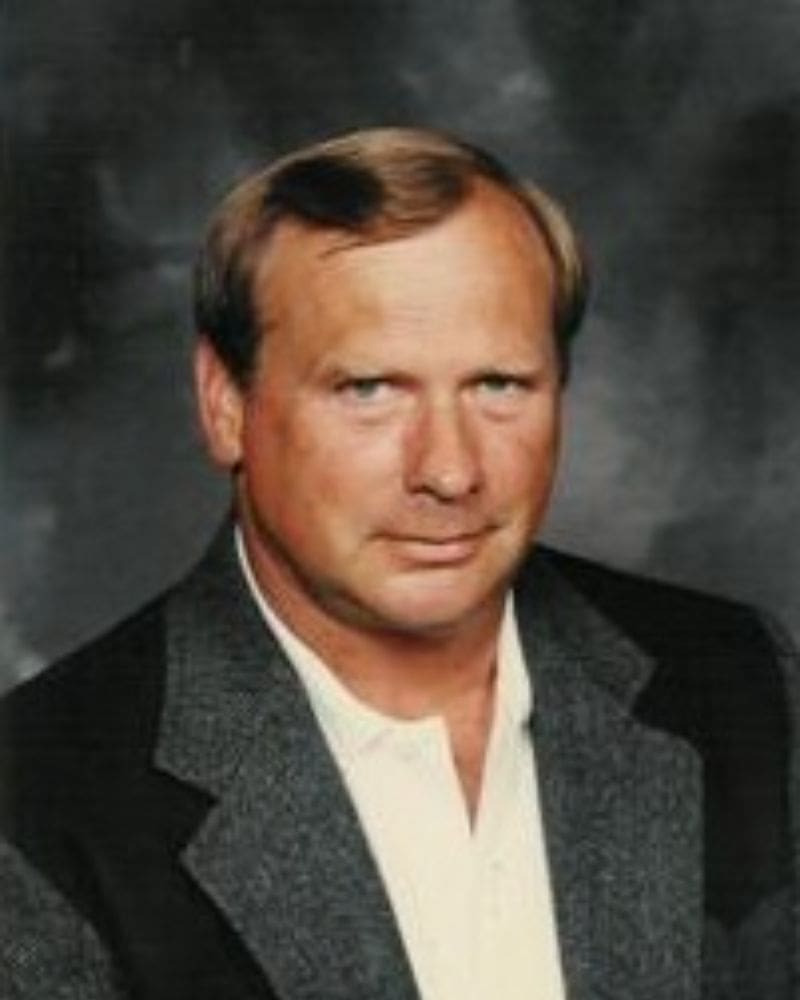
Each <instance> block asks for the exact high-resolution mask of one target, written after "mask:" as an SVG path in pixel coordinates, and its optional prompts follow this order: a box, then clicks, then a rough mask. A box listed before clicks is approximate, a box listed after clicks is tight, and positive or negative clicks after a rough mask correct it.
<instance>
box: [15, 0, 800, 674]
mask: <svg viewBox="0 0 800 1000" xmlns="http://www.w3.org/2000/svg"><path fill="white" fill-rule="evenodd" d="M0 71H1V72H2V87H1V88H0V115H2V122H3V132H2V139H3V147H2V154H3V155H2V158H1V160H0V170H2V177H0V182H1V183H0V191H2V196H1V197H2V235H1V236H0V263H2V271H1V273H2V286H1V288H0V291H1V294H2V303H3V310H2V328H0V363H1V365H2V367H1V369H0V370H1V372H2V374H1V375H0V420H1V423H0V449H2V454H1V455H0V474H1V475H2V478H1V479H0V684H5V683H9V682H10V681H11V679H12V678H15V677H17V676H21V675H23V674H25V673H28V672H31V671H33V670H35V669H37V667H38V666H40V665H41V664H42V663H43V662H44V661H45V660H47V659H49V658H50V657H51V656H52V655H54V654H55V653H57V652H59V651H62V650H64V649H66V648H68V647H70V646H71V645H73V644H74V643H76V642H77V641H79V640H81V639H82V638H85V637H86V636H87V635H88V634H90V633H91V632H93V631H95V630H96V629H98V628H100V627H102V626H103V625H105V624H106V623H108V622H109V621H110V620H111V619H112V618H114V617H115V616H117V615H118V614H120V613H121V612H123V611H124V610H125V609H126V608H128V607H129V606H131V605H132V604H133V603H135V602H137V601H139V600H140V599H142V598H143V597H144V596H145V595H147V594H148V593H150V592H151V590H152V589H153V588H155V587H157V586H158V585H159V584H160V583H161V582H162V581H163V579H164V578H165V577H170V576H172V575H174V574H175V573H177V572H178V571H179V570H180V569H182V568H183V567H184V566H185V565H186V564H187V563H188V561H189V560H190V559H191V558H193V556H194V555H195V554H196V553H197V551H198V550H199V548H200V546H201V545H202V544H203V540H204V539H205V537H206V535H207V534H208V532H209V530H210V529H211V527H212V525H213V524H214V522H215V521H216V519H217V518H218V517H219V514H220V511H221V510H222V509H223V507H224V503H225V486H224V483H222V482H220V481H219V480H218V479H217V478H216V477H215V476H214V474H213V473H211V472H210V471H209V470H208V469H207V467H206V465H205V462H204V459H203V456H202V453H201V450H200V447H199V444H198V440H197V436H196V433H195V431H194V429H193V422H192V407H191V398H190V391H189V385H188V380H187V376H186V370H187V369H186V357H187V351H188V347H189V344H190V329H189V321H188V308H187V298H188V295H187V271H188V261H189V259H190V256H191V252H192V248H193V245H194V244H195V241H196V239H197V237H198V232H199V230H200V227H201V225H202V220H203V219H204V217H205V215H206V214H207V212H208V210H209V208H210V206H211V205H212V204H213V203H214V202H215V200H216V199H217V198H218V196H219V195H220V193H221V192H222V191H223V189H224V188H226V187H227V186H228V184H229V183H230V182H231V181H232V180H233V179H234V178H235V177H238V176H239V175H240V174H241V173H242V172H244V171H246V170H247V169H248V168H249V167H251V166H253V165H255V164H257V163H260V162H261V161H262V160H264V159H265V158H269V157H270V156H272V155H273V154H275V153H278V152H280V151H283V150H284V149H286V148H287V147H289V146H291V145H293V144H295V143H297V142H301V141H304V140H307V139H310V138H313V137H318V136H320V135H322V134H327V133H330V132H332V131H338V130H341V129H344V128H349V127H352V126H355V125H366V124H374V123H424V124H433V125H437V126H445V127H447V128H448V129H451V130H455V131H457V132H460V133H462V134H464V135H466V136H467V137H469V138H471V139H473V140H476V141H478V142H481V143H485V144H488V145H489V146H490V147H491V148H493V149H494V150H496V151H497V152H498V153H500V154H501V156H504V157H506V158H507V159H508V160H509V161H510V162H511V163H512V164H513V165H514V166H516V167H517V168H518V169H519V170H521V171H522V172H524V173H528V174H530V175H532V176H533V177H535V178H538V179H539V180H540V181H541V182H542V183H543V184H544V185H545V186H549V187H551V188H552V189H553V190H554V191H555V192H556V193H558V194H559V195H560V196H561V197H562V198H563V200H564V201H565V202H566V203H567V205H568V206H569V207H570V209H571V211H572V213H573V215H574V217H575V219H576V220H577V222H578V224H579V225H580V227H581V228H582V229H583V230H584V232H585V234H586V238H587V243H588V246H589V249H590V253H591V257H592V258H593V260H594V270H595V284H596V291H595V297H594V301H593V306H592V310H591V314H590V316H589V320H588V322H587V324H586V327H585V332H584V335H583V339H582V341H581V343H580V346H579V349H578V352H577V364H576V371H575V378H574V382H573V385H572V388H571V390H570V396H571V399H570V414H571V416H570V426H569V436H568V442H567V453H566V461H565V467H564V473H563V475H562V478H561V483H560V487H559V494H558V497H557V502H556V506H555V509H554V512H553V515H552V517H551V520H550V524H549V527H548V535H549V536H550V537H551V538H552V539H555V540H557V541H558V543H559V544H561V545H562V546H564V547H567V548H570V549H573V550H576V551H580V552H584V553H588V554H590V555H594V556H599V557H602V558H604V559H606V560H609V561H611V562H613V563H616V564H618V565H622V566H629V567H634V568H636V569H640V570H646V571H648V572H651V573H657V574H660V575H663V576H666V577H669V578H673V579H676V580H679V581H689V582H692V583H695V584H697V585H700V586H703V587H710V588H713V589H717V590H719V591H722V592H726V593H729V594H731V595H735V596H741V597H744V598H747V599H752V600H756V601H758V602H760V603H761V604H763V605H765V606H766V607H768V608H770V609H772V610H773V611H775V612H777V613H778V614H779V615H781V616H782V617H783V618H784V620H785V621H786V622H787V623H788V624H789V625H790V627H791V628H792V629H793V631H794V632H795V634H796V635H800V599H798V593H797V589H798V581H799V580H800V572H799V571H800V545H799V544H798V537H797V536H798V529H800V510H798V502H797V494H798V487H800V461H799V459H800V435H799V434H798V428H799V427H800V394H798V391H797V387H798V381H799V380H798V376H799V375H800V341H799V340H798V336H797V332H796V331H797V326H798V321H799V320H800V227H798V217H799V216H800V172H799V170H800V4H798V3H797V2H796V0H763V2H762V3H760V4H755V3H753V2H752V0H603V2H596V0H595V2H593V0H483V2H476V3H467V2H466V0H461V2H457V0H435V2H432V0H403V2H400V0H396V2H392V0H389V2H380V0H328V2H324V0H227V2H225V3H221V2H220V0H158V2H147V0H144V2H143V0H81V2H75V0H26V2H25V3H23V2H22V0H14V2H12V0H4V2H3V3H2V5H0Z"/></svg>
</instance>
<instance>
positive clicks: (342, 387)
mask: <svg viewBox="0 0 800 1000" xmlns="http://www.w3.org/2000/svg"><path fill="white" fill-rule="evenodd" d="M391 389H392V383H391V382H390V381H389V379H387V378H383V377H382V376H378V375H375V376H361V377H354V378H347V379H343V380H342V381H341V382H339V383H338V384H337V386H336V392H337V393H338V394H339V395H340V396H343V397H344V398H345V399H348V400H350V401H352V402H355V403H375V402H380V401H383V400H384V399H387V398H388V396H389V395H390V393H391Z"/></svg>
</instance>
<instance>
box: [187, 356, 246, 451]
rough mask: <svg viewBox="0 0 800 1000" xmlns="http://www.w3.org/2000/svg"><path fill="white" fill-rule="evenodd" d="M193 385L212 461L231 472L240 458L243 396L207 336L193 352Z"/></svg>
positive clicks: (201, 424)
mask: <svg viewBox="0 0 800 1000" xmlns="http://www.w3.org/2000/svg"><path fill="white" fill-rule="evenodd" d="M194 382H195V393H196V398H197V410H198V416H199V418H200V426H201V427H202V429H203V436H204V437H205V441H206V446H207V447H208V451H209V453H210V454H211V457H212V458H213V459H214V461H215V462H216V463H217V464H218V465H221V466H222V467H223V468H225V469H233V468H234V467H235V466H236V465H237V463H238V462H239V460H240V459H241V457H242V427H243V424H244V395H243V392H242V390H241V389H240V388H239V386H238V385H237V384H236V382H235V380H234V378H233V376H232V375H231V373H230V372H229V371H228V369H227V368H226V367H225V365H224V363H223V362H222V360H221V359H220V356H219V354H217V352H216V350H215V348H214V347H213V346H212V344H211V342H210V341H209V340H208V338H207V337H203V336H201V337H200V338H199V340H198V342H197V346H196V348H195V352H194Z"/></svg>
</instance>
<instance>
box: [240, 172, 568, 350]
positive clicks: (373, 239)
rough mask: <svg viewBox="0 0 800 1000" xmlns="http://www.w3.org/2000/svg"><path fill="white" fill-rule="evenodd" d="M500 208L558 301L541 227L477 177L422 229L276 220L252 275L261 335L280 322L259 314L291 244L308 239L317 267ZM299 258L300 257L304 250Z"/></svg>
mask: <svg viewBox="0 0 800 1000" xmlns="http://www.w3.org/2000/svg"><path fill="white" fill-rule="evenodd" d="M498 209H499V210H500V211H501V212H503V213H504V214H505V219H504V220H502V222H501V223H500V225H499V226H498V231H502V232H503V233H504V234H505V235H506V236H508V237H510V238H511V239H512V241H513V243H514V244H516V252H517V253H518V255H519V257H520V259H522V258H523V257H524V258H527V259H528V262H529V263H530V265H531V269H532V272H533V271H535V272H537V273H538V274H541V275H542V276H544V277H546V281H547V285H548V292H549V294H550V295H551V297H553V298H554V297H555V295H556V288H557V274H556V266H555V263H554V261H553V259H552V254H551V252H550V250H549V247H548V242H547V239H546V237H545V233H544V232H543V231H542V227H541V226H540V225H539V224H538V223H537V220H536V219H535V218H533V217H532V216H531V213H530V212H528V211H526V209H525V206H524V205H523V204H521V203H520V201H519V199H518V198H516V197H514V195H513V193H511V192H510V191H508V190H507V189H506V188H504V187H502V186H501V185H499V184H496V183H494V182H493V181H490V180H488V179H486V178H485V177H482V176H479V175H478V176H475V177H471V178H470V179H469V181H468V184H467V186H466V187H465V188H464V192H463V196H462V197H460V198H459V200H458V202H456V203H455V204H454V205H453V206H452V207H451V208H450V210H449V211H448V212H447V213H446V214H443V215H441V216H440V217H439V218H437V219H435V220H433V221H431V222H429V223H427V224H426V225H424V226H416V227H414V228H413V229H408V230H407V231H403V232H400V233H397V232H393V231H391V230H389V231H387V232H378V233H370V234H368V235H367V234H364V233H360V232H349V231H347V230H342V229H338V228H334V227H332V226H321V225H318V224H315V223H313V222H309V221H308V220H305V219H302V218H298V217H296V216H286V217H284V218H281V219H280V220H278V221H277V222H276V223H275V225H274V227H273V229H272V230H271V231H270V233H269V235H268V236H266V237H265V240H264V243H263V245H262V248H261V251H260V252H259V253H258V259H257V260H256V261H255V262H254V267H253V272H252V281H253V309H254V314H255V315H256V316H257V317H258V321H259V328H260V334H261V335H262V336H263V335H264V334H266V333H268V332H269V331H270V330H271V329H273V328H274V327H275V326H276V325H277V323H278V322H279V316H278V314H277V312H273V313H272V314H271V315H265V316H259V300H262V299H264V298H266V299H267V301H269V302H271V303H273V304H274V305H277V299H276V298H273V296H274V295H275V289H276V286H275V285H273V284H272V283H273V282H274V281H275V279H276V277H277V276H278V274H279V271H280V266H281V262H282V261H283V260H285V255H286V253H287V251H288V252H291V251H289V249H288V248H289V246H293V247H294V248H295V249H297V248H298V246H302V244H303V242H304V241H305V240H308V241H309V242H308V246H309V248H311V247H312V246H314V248H315V249H314V250H313V251H311V253H312V254H313V259H314V261H315V263H322V262H324V261H325V260H327V259H329V258H332V257H336V256H338V255H340V254H344V253H348V252H351V251H358V250H369V249H371V248H374V247H377V246H381V245H383V244H389V243H398V244H401V243H403V242H405V241H407V240H413V239H415V238H417V237H420V236H423V235H425V234H426V233H430V232H433V231H435V230H436V229H438V228H439V227H442V226H445V225H446V224H447V223H448V222H450V221H451V220H452V219H454V218H455V217H456V216H458V215H460V214H461V213H464V212H467V211H470V210H476V211H477V212H478V213H480V214H483V215H485V216H487V217H488V216H490V215H495V214H496V213H497V211H498ZM300 254H301V255H302V250H301V251H300ZM312 266H313V265H312Z"/></svg>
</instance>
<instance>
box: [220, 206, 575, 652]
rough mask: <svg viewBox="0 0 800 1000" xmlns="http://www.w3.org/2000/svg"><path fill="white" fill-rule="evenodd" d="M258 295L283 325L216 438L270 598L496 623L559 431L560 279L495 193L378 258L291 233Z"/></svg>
mask: <svg viewBox="0 0 800 1000" xmlns="http://www.w3.org/2000/svg"><path fill="white" fill-rule="evenodd" d="M267 289H268V295H267ZM255 294H256V302H258V301H259V299H262V300H264V299H263V297H264V296H265V295H267V299H266V301H268V305H265V308H264V313H267V314H268V315H269V317H270V320H271V327H270V330H269V332H268V333H267V334H266V335H265V340H264V342H263V345H262V349H261V353H260V357H259V364H258V367H257V371H256V373H255V375H254V377H253V380H252V382H251V384H250V386H249V387H248V389H247V390H246V391H244V392H241V393H240V392H239V391H238V390H237V389H236V388H235V387H233V386H229V387H228V390H229V393H230V394H232V395H233V398H234V402H235V418H236V419H235V420H234V421H233V422H231V421H230V420H228V422H227V423H226V424H225V427H224V429H223V430H222V431H219V430H215V429H214V427H213V426H212V427H211V429H210V431H209V434H210V436H211V438H212V450H215V444H216V446H217V447H216V450H215V453H216V454H217V456H218V457H219V456H220V455H223V456H224V459H225V460H226V461H228V462H229V463H230V464H233V463H234V462H238V468H239V471H238V474H237V481H236V490H237V502H238V510H239V516H240V519H241V524H242V530H243V533H244V538H245V542H246V545H247V549H248V553H249V556H250V559H251V562H252V564H253V567H254V569H255V573H256V576H257V577H258V580H259V582H260V584H261V586H262V587H263V588H264V589H265V590H266V592H267V594H268V596H270V597H271V598H272V599H273V600H275V602H276V604H277V606H278V607H279V608H284V609H289V608H291V609H292V612H293V614H294V615H295V616H296V615H297V614H298V613H300V614H302V613H303V609H305V610H306V611H307V612H310V613H312V614H316V615H318V614H319V612H320V611H322V613H323V614H324V615H326V616H327V617H330V616H333V617H334V618H335V619H336V620H338V621H339V622H345V623H347V624H348V625H349V626H353V625H355V626H356V627H358V628H365V627H366V628H370V629H382V630H387V629H388V630H390V631H392V632H398V631H399V632H402V633H406V634H409V633H410V634H416V635H420V636H423V635H426V634H441V633H443V632H444V633H446V632H448V631H449V630H452V629H458V628H459V627H461V626H463V625H465V624H467V623H468V622H469V621H470V620H473V619H475V616H477V615H481V614H482V613H484V612H486V611H487V610H488V609H490V608H495V609H496V607H497V606H498V604H499V602H500V601H501V599H502V594H503V592H504V590H505V587H506V585H507V583H508V581H509V579H510V577H511V575H512V573H513V571H514V569H515V568H516V566H517V565H518V563H519V561H520V559H521V558H522V556H523V554H524V552H525V550H526V548H527V546H528V545H529V543H530V540H531V538H532V536H533V534H534V532H535V530H536V528H537V527H538V525H539V522H540V520H541V517H542V514H543V512H544V509H545V506H546V503H547V499H548V495H549V492H550V487H551V481H552V477H553V469H554V463H555V457H556V451H557V441H558V427H559V372H558V363H557V357H556V350H555V343H554V336H553V332H552V300H553V276H552V269H551V265H550V262H549V258H548V256H547V253H546V250H545V247H544V244H543V241H542V239H541V237H540V236H539V235H538V233H537V232H536V230H535V228H534V227H533V225H532V224H531V222H530V221H529V220H528V218H527V217H526V216H525V214H524V212H523V211H522V210H521V209H520V208H519V207H518V206H517V205H516V204H515V203H514V202H512V200H511V199H510V198H509V197H508V196H506V195H505V194H503V193H501V192H499V191H495V190H494V189H492V188H490V187H488V186H484V187H482V188H479V189H478V192H477V193H476V194H475V195H473V196H472V197H471V198H470V199H469V200H468V201H467V202H466V203H465V204H464V205H463V206H462V207H460V208H459V209H458V210H457V211H456V213H455V214H453V215H451V216H450V217H449V218H447V219H445V220H444V221H442V222H441V223H439V224H438V225H437V226H435V227H434V228H431V229H428V230H425V231H423V232H420V233H418V234H415V235H412V236H409V237H406V238H403V239H396V240H392V241H389V242H384V243H379V244H371V245H363V244H360V245H358V244H355V243H354V242H353V240H352V239H350V238H349V237H348V236H346V235H344V234H341V233H332V232H329V231H318V230H311V229H309V228H307V227H304V226H302V225H300V224H295V223H282V224H281V225H280V226H279V228H278V231H277V232H276V234H275V237H274V240H273V244H272V248H271V250H270V251H269V252H268V254H267V257H266V259H265V260H264V262H263V266H262V268H261V271H260V272H259V274H258V275H257V279H256V290H255ZM202 394H203V389H202V380H201V397H202ZM210 423H211V424H212V425H213V419H212V421H211V422H210ZM206 426H207V430H208V429H209V421H208V420H207V421H206ZM217 433H221V434H222V435H223V441H222V445H223V447H222V448H220V447H219V445H220V442H216V443H215V442H214V441H213V437H214V435H215V434H217Z"/></svg>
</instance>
